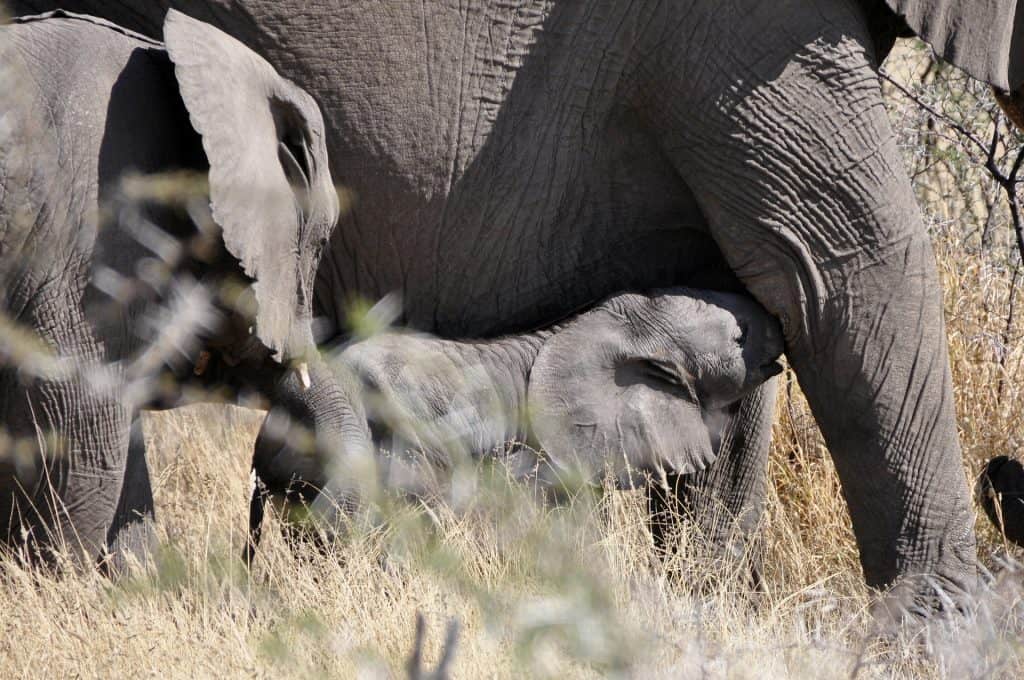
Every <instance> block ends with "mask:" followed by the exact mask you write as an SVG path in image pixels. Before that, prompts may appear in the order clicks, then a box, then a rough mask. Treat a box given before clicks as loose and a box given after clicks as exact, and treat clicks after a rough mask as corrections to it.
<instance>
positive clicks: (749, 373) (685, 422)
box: [527, 288, 782, 484]
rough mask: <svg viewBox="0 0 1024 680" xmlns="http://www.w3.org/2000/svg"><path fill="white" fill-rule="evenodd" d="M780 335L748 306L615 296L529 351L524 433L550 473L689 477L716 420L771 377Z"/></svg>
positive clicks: (711, 296) (725, 299)
mask: <svg viewBox="0 0 1024 680" xmlns="http://www.w3.org/2000/svg"><path fill="white" fill-rule="evenodd" d="M781 353H782V336H781V332H780V330H779V328H778V326H777V324H776V322H775V320H774V319H773V318H772V317H770V316H769V315H768V314H767V312H765V311H764V310H763V309H762V308H761V307H760V306H759V305H758V304H757V303H755V302H754V301H753V300H751V299H750V298H746V297H741V296H738V295H731V294H726V293H716V292H709V291H697V290H692V289H683V288H679V289H671V290H663V291H657V292H655V293H652V294H650V295H637V294H624V295H618V296H615V297H613V298H611V299H609V300H607V301H605V302H604V303H603V304H601V305H599V306H598V307H597V308H596V309H593V310H591V311H589V312H587V313H585V314H583V315H581V316H580V317H578V318H577V319H574V320H573V321H571V322H569V323H568V324H566V325H565V326H564V327H563V328H561V329H559V330H557V331H556V332H555V333H554V334H553V335H552V336H551V337H550V338H549V339H547V341H546V342H545V343H544V344H543V345H542V346H541V348H540V351H539V352H538V354H537V357H536V360H535V361H534V363H533V367H532V370H531V372H530V376H529V381H528V382H529V385H528V398H527V403H528V412H529V420H530V427H531V429H532V432H533V434H534V436H535V438H536V441H537V443H538V444H539V445H540V447H541V448H542V449H543V450H544V451H545V452H546V453H547V455H548V457H549V458H550V461H551V463H552V464H553V465H554V466H555V467H556V468H563V469H565V468H576V469H578V470H582V471H583V472H584V473H585V475H587V476H588V477H591V478H592V477H593V476H594V475H598V474H601V473H602V472H603V471H604V470H605V469H606V468H610V469H611V470H612V471H613V473H614V474H615V476H616V478H617V479H618V481H619V482H620V483H622V484H634V483H637V482H638V481H640V480H638V479H637V478H635V477H634V475H635V473H638V472H639V473H647V472H652V471H657V472H675V473H681V474H686V473H691V472H696V471H698V470H703V469H704V468H705V467H706V466H707V465H709V464H710V463H711V462H712V461H713V460H714V458H715V456H716V453H717V450H718V443H719V441H718V440H719V435H720V432H721V428H722V426H723V425H724V423H725V421H726V418H727V415H728V413H727V412H728V409H729V408H730V407H731V406H733V405H734V404H736V403H737V402H738V401H739V400H740V399H741V398H742V397H743V396H745V395H746V394H748V393H749V392H750V391H752V390H753V389H754V388H756V387H757V386H758V385H760V384H761V383H763V382H764V381H765V380H767V379H768V378H770V377H772V376H773V375H776V374H777V373H778V372H779V371H780V370H781V367H780V365H779V364H778V362H777V361H776V360H777V359H778V357H779V355H780V354H781Z"/></svg>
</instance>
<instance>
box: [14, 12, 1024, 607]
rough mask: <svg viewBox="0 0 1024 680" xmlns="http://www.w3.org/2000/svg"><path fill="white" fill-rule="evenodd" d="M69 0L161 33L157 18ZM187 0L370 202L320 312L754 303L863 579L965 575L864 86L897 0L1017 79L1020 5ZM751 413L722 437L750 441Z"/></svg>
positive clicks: (951, 467) (914, 299) (431, 321)
mask: <svg viewBox="0 0 1024 680" xmlns="http://www.w3.org/2000/svg"><path fill="white" fill-rule="evenodd" d="M51 3H52V0H51ZM51 3H48V2H46V0H28V1H25V2H17V3H16V4H15V5H14V6H15V8H23V7H34V8H38V7H45V6H46V5H48V4H51ZM63 4H66V5H68V6H73V7H84V8H87V9H89V10H90V11H93V12H96V13H100V14H103V15H105V16H108V17H111V18H114V19H116V20H118V21H121V22H123V23H126V25H130V26H133V27H138V28H141V29H142V30H154V29H155V28H156V27H158V26H159V21H160V17H161V12H162V8H163V7H165V6H166V5H167V4H168V3H167V2H166V0H165V1H162V2H161V1H156V2H150V3H138V2H134V1H132V2H129V1H128V0H80V1H75V0H66V2H64V3H63ZM174 4H175V5H176V6H183V7H187V8H188V10H189V12H190V13H192V14H194V15H195V16H197V17H200V18H202V19H204V20H211V21H213V22H215V23H216V25H218V26H222V27H224V28H225V29H226V30H227V31H229V32H230V33H232V34H233V35H235V36H237V37H239V38H240V39H242V40H243V41H244V42H245V43H246V44H247V45H250V46H252V47H253V49H255V50H256V51H258V52H259V53H260V54H262V55H264V56H265V57H266V58H267V59H268V60H269V61H270V62H271V63H272V64H274V65H275V66H276V67H277V68H278V69H279V70H280V71H281V72H282V73H284V74H285V75H287V76H289V77H291V78H293V79H294V80H295V81H296V82H298V83H299V84H301V85H302V86H303V87H305V88H306V89H308V90H309V91H310V92H311V93H312V94H313V96H314V97H315V98H316V99H317V101H318V102H319V103H320V105H321V108H322V109H323V110H324V112H325V122H326V125H327V134H328V146H329V152H330V157H331V162H332V170H333V172H334V176H335V178H336V179H338V180H339V181H341V182H342V183H344V184H346V185H348V186H349V187H351V188H352V189H353V190H354V191H355V193H356V194H357V196H358V204H357V205H356V207H355V209H354V210H353V212H352V213H351V214H350V215H348V216H347V217H346V218H345V219H343V220H342V222H341V224H340V226H339V228H338V230H337V231H336V232H335V235H334V237H333V240H332V243H331V247H330V249H329V251H328V253H327V255H326V257H325V258H324V261H323V264H322V265H321V267H320V270H319V272H318V283H317V289H316V298H317V299H316V302H317V305H318V307H317V309H318V313H319V314H321V315H322V316H323V317H324V318H326V319H327V320H328V321H329V322H334V323H335V324H338V323H339V322H340V320H341V317H342V311H341V310H342V309H344V307H345V304H346V301H347V300H348V299H349V298H350V297H351V296H352V295H353V294H362V295H365V296H367V297H369V298H372V299H376V298H379V297H380V296H382V295H384V294H386V293H388V292H390V291H393V290H399V291H401V292H402V294H403V295H404V302H405V321H406V322H407V323H408V324H409V325H411V326H412V327H414V328H417V329H420V330H424V331H429V332H432V333H435V334H438V335H441V336H444V337H475V338H482V337H487V336H495V335H500V334H508V333H516V332H522V331H526V330H530V329H534V328H543V327H547V326H550V325H551V324H553V323H555V322H557V321H558V320H559V319H562V318H565V317H566V316H567V315H569V314H571V313H573V312H575V311H578V310H580V309H584V308H586V307H587V306H588V305H591V304H593V303H594V302H595V301H596V300H600V299H602V298H604V297H606V296H608V295H610V294H613V293H615V292H618V291H623V290H650V289H652V288H656V287H661V286H670V285H688V286H694V287H701V288H724V289H732V290H738V289H739V288H740V287H741V286H742V287H745V288H746V289H747V290H748V291H749V292H750V293H751V294H752V295H753V296H754V297H755V298H756V299H757V300H758V301H760V302H761V303H762V304H763V305H764V306H765V307H766V308H767V309H768V311H769V312H771V313H772V314H774V315H775V316H776V317H778V318H779V319H780V320H781V322H782V325H783V329H784V334H785V340H786V353H787V356H788V358H789V360H790V363H791V365H792V366H793V367H794V369H795V371H796V374H797V377H798V379H799V381H800V384H801V386H802V388H803V390H804V392H805V393H806V394H807V397H808V399H809V401H810V405H811V407H812V409H813V411H814V414H815V417H816V418H817V420H818V423H819V425H820V426H821V429H822V431H823V433H824V435H825V439H826V441H827V444H828V446H829V450H830V451H831V453H832V455H833V457H834V460H835V464H836V469H837V470H838V473H839V475H840V478H841V481H842V485H843V492H844V495H845V497H846V500H847V502H848V504H849V508H850V515H851V517H852V520H853V527H854V531H855V534H856V537H857V542H858V546H859V548H860V555H861V563H862V565H863V568H864V573H865V576H866V578H867V581H868V582H869V583H870V584H873V585H877V586H881V585H885V584H891V583H893V582H894V581H896V580H898V579H901V578H904V577H911V576H915V575H922V574H928V575H930V576H931V577H932V579H931V582H932V583H937V584H940V585H941V586H943V587H944V588H946V589H947V590H949V591H950V592H951V593H953V594H955V593H956V592H959V591H962V590H963V589H965V588H968V587H970V586H971V584H972V583H973V582H974V579H975V574H976V553H975V539H974V532H973V527H972V521H971V510H970V505H969V494H968V490H967V484H966V480H965V478H964V474H963V471H962V467H961V463H960V448H959V443H958V440H957V434H956V427H955V422H954V411H953V405H952V399H951V381H950V370H949V366H948V359H947V354H946V346H945V335H944V328H943V319H942V310H941V305H940V296H939V288H938V278H937V274H936V270H935V266H934V262H933V257H932V252H931V249H930V245H929V243H928V239H927V236H926V233H925V230H924V226H923V222H922V219H921V214H920V210H919V208H918V206H917V205H916V202H915V200H914V196H913V192H912V190H911V186H910V182H909V180H908V178H907V176H906V173H905V171H904V168H903V167H902V164H901V161H900V154H899V150H898V149H897V146H896V143H895V139H894V135H893V132H892V128H891V126H890V123H889V121H888V119H887V118H886V113H885V109H884V106H883V103H882V98H881V93H880V88H879V85H878V79H877V76H876V72H875V71H876V68H877V67H878V64H879V61H880V60H881V58H882V57H883V56H884V54H885V53H886V52H887V50H888V48H889V47H890V46H891V41H892V38H893V36H894V34H895V32H896V30H898V29H899V27H898V22H896V21H895V16H894V15H893V14H892V13H891V12H890V11H889V9H888V8H887V6H888V7H896V8H898V9H899V10H900V11H901V12H903V13H904V14H905V15H906V16H907V22H908V24H909V26H910V28H912V29H914V30H915V31H918V32H919V33H920V34H921V36H922V37H923V38H924V39H925V40H929V41H931V42H932V44H933V45H934V47H935V48H936V49H937V50H938V51H939V53H940V54H942V55H945V56H947V57H949V58H950V59H951V60H952V61H953V62H954V63H956V64H958V65H960V66H961V67H963V68H965V69H966V70H968V71H969V72H970V73H972V74H974V75H975V76H977V77H980V78H983V79H985V80H987V81H988V82H991V83H993V84H995V85H997V86H999V87H1003V88H1016V87H1017V86H1019V85H1020V83H1021V80H1022V74H1021V72H1020V71H1021V69H1020V68H1019V65H1020V62H1021V54H1020V51H1019V49H1017V50H1011V47H1014V46H1019V44H1020V42H1021V41H1020V40H1019V35H1020V33H1021V30H1020V28H1021V26H1022V25H1024V11H1017V10H1016V5H1017V3H1016V2H1015V1H1014V0H997V1H994V2H974V1H973V0H888V2H887V3H882V2H873V1H872V0H863V2H858V1H856V0H816V1H812V0H787V1H786V2H777V1H776V0H749V1H746V2H739V3H722V2H720V1H719V0H687V1H683V2H660V1H657V0H651V1H649V2H648V1H644V2H629V3H626V2H622V3H618V2H602V3H592V2H561V1H560V0H522V1H520V2H494V3H489V2H484V1H482V0H470V1H469V2H466V3H458V4H456V3H448V2H442V1H441V0H430V1H428V2H423V3H378V4H366V3H354V4H352V5H347V4H342V3H333V2H326V1H325V0H321V1H317V0H301V1H300V0H175V2H174ZM751 400H752V401H745V402H744V405H743V406H742V407H741V409H740V412H739V414H738V418H739V421H738V422H737V424H736V426H735V428H734V431H735V433H736V437H735V440H736V441H737V442H745V443H748V444H751V443H752V445H753V448H754V449H755V450H758V451H759V449H758V445H757V442H760V441H761V440H762V439H764V437H765V435H764V434H763V433H764V432H765V431H766V428H767V423H768V421H769V419H770V414H768V415H765V410H766V409H767V406H765V405H764V403H763V396H761V395H754V396H753V397H751ZM723 446H724V445H723ZM739 450H743V447H742V446H741V447H739ZM732 454H733V451H732V450H730V449H728V448H726V449H725V450H723V452H722V455H720V457H719V461H721V465H722V466H723V467H722V468H721V471H720V472H719V471H717V470H716V468H718V465H719V464H718V463H716V465H715V466H712V472H713V475H717V477H715V478H714V479H710V480H709V479H702V480H698V482H697V484H698V486H702V487H703V488H707V489H710V490H711V491H712V492H713V493H714V494H717V495H718V496H719V497H722V498H727V499H738V498H744V497H746V496H747V495H749V493H750V489H751V488H754V487H756V486H758V484H759V483H760V482H751V480H757V479H761V478H762V476H763V472H762V471H761V465H762V462H763V458H762V457H760V456H759V455H753V456H739V457H736V456H733V455H732ZM745 461H752V462H751V463H750V464H752V465H754V466H755V469H756V470H757V471H756V472H754V473H751V472H750V471H749V470H746V469H745V467H746V465H747V463H746V462H745ZM918 583H921V581H918ZM913 590H914V587H913V584H911V585H910V587H909V590H908V592H912V591H913Z"/></svg>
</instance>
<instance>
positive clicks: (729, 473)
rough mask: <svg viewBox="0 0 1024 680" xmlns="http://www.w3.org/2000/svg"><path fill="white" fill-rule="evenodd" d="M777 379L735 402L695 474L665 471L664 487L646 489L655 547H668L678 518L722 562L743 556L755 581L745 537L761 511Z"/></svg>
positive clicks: (755, 564)
mask: <svg viewBox="0 0 1024 680" xmlns="http://www.w3.org/2000/svg"><path fill="white" fill-rule="evenodd" d="M777 390H778V378H773V379H771V380H769V381H768V382H766V383H765V384H763V385H761V386H760V387H759V388H758V389H757V390H756V391H754V392H753V393H751V394H750V395H748V396H747V397H745V398H744V399H743V401H741V402H740V403H739V404H738V405H737V409H736V411H735V412H734V413H733V414H732V416H731V417H730V418H729V421H728V422H727V423H725V425H724V427H723V429H722V438H721V443H720V445H719V450H718V457H717V458H716V459H715V462H714V463H713V464H712V465H711V466H709V467H708V468H707V469H706V470H704V471H702V472H699V473H697V474H694V475H669V476H668V478H667V480H666V481H667V482H668V483H667V485H662V484H660V483H658V482H656V481H655V482H653V483H652V484H651V486H650V487H649V488H648V491H647V493H648V510H649V512H650V527H651V534H652V536H653V538H654V544H655V548H656V550H658V552H659V553H661V554H663V555H668V554H670V553H671V551H672V548H673V546H672V533H673V531H674V530H675V529H676V528H677V527H679V525H680V521H682V522H686V523H689V524H691V525H692V526H693V528H694V529H696V531H697V532H698V536H699V537H700V539H701V541H702V542H703V543H704V544H705V545H707V546H710V547H711V548H712V550H713V551H714V552H715V555H714V556H713V557H715V558H716V559H717V558H721V559H724V560H737V559H747V560H748V561H749V562H748V563H749V564H750V567H751V574H750V575H751V577H752V579H753V581H754V583H755V584H756V583H759V582H760V571H761V570H760V560H759V559H758V556H757V555H756V554H754V553H752V552H750V551H751V543H750V539H751V537H752V535H753V533H754V531H755V530H756V529H757V526H758V524H759V522H760V520H761V515H762V514H763V512H764V504H765V497H766V492H767V483H768V481H767V467H768V448H769V444H770V443H771V428H772V420H773V418H774V415H775V397H776V394H777Z"/></svg>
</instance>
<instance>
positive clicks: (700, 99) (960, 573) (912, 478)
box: [664, 0, 976, 609]
mask: <svg viewBox="0 0 1024 680" xmlns="http://www.w3.org/2000/svg"><path fill="white" fill-rule="evenodd" d="M707 4H708V5H710V3H707ZM760 5H761V6H759V7H754V8H750V9H749V11H747V12H745V16H743V17H737V16H729V15H728V13H722V12H719V11H718V5H717V3H716V4H715V7H710V6H708V7H706V8H704V10H705V11H707V20H708V23H707V24H706V25H707V28H708V30H710V31H711V32H712V34H716V35H717V34H721V39H713V40H705V41H703V42H702V43H701V44H702V45H708V44H713V45H716V46H717V47H716V48H715V50H716V51H715V52H714V53H713V54H710V55H709V54H701V55H699V57H700V59H697V58H696V57H697V56H698V55H694V54H687V55H685V56H680V55H672V56H671V57H669V59H670V62H671V63H670V64H669V65H668V67H669V68H672V69H674V70H675V71H676V72H677V73H680V74H684V75H686V77H685V78H680V79H679V80H678V81H677V83H678V85H677V88H676V89H674V90H670V91H668V92H667V94H669V95H670V97H669V100H668V101H669V103H668V105H667V106H666V114H665V115H666V118H667V121H668V122H669V123H670V125H669V128H670V129H669V130H668V131H667V132H666V133H665V144H666V149H667V151H668V153H669V154H670V156H671V157H672V158H673V159H674V161H675V162H676V164H677V167H678V168H679V170H680V172H681V174H682V175H683V177H684V178H685V180H686V181H687V183H688V184H689V185H690V186H691V188H692V189H693V190H694V194H695V195H696V196H698V197H699V199H700V200H701V202H702V209H703V210H704V212H705V214H706V216H707V217H708V220H709V223H710V225H711V230H712V234H713V236H714V238H715V239H716V241H717V243H718V244H719V246H720V247H721V249H722V251H723V253H724V255H725V257H726V259H727V261H728V262H729V264H730V266H731V267H732V268H733V269H734V270H735V271H736V273H737V274H738V275H739V277H740V278H741V280H742V281H743V283H744V284H745V285H746V286H747V288H748V289H749V290H750V292H751V293H753V294H754V295H755V296H756V297H757V298H758V299H759V300H760V301H761V303H762V304H764V306H765V307H766V308H767V309H768V310H769V311H771V312H772V313H774V314H776V315H777V316H778V317H779V318H780V320H781V321H782V323H783V327H784V331H785V334H786V352H787V355H788V357H789V360H790V363H791V365H792V366H793V368H794V369H795V371H796V374H797V377H798V379H799V381H800V384H801V386H802V388H803V390H804V392H805V393H806V395H807V397H808V400H809V402H810V405H811V408H812V410H813V412H814V415H815V417H816V419H817V421H818V424H819V425H820V427H821V429H822V432H823V434H824V436H825V439H826V442H827V444H828V447H829V450H830V451H831V453H832V455H833V458H834V460H835V464H836V469H837V471H838V473H839V476H840V480H841V482H842V486H843V492H844V495H845V497H846V500H847V503H848V505H849V509H850V515H851V518H852V520H853V528H854V532H855V534H856V537H857V542H858V546H859V548H860V555H861V563H862V566H863V569H864V573H865V576H866V578H867V581H868V583H869V584H871V585H874V586H884V585H888V584H892V583H894V582H897V581H903V582H904V583H905V584H906V586H907V589H906V590H904V591H903V592H908V593H913V595H914V596H915V597H914V598H913V600H914V602H913V603H910V602H908V605H917V606H920V607H924V608H926V609H927V608H930V607H932V606H935V604H936V603H937V602H938V601H940V600H941V598H938V597H936V593H935V590H934V588H932V585H935V586H938V587H941V588H942V589H943V590H944V591H945V592H946V593H947V594H949V595H951V596H953V597H954V598H956V597H957V596H958V595H959V594H961V593H962V592H963V591H965V590H967V589H969V588H970V587H971V585H972V583H973V580H974V578H975V565H976V554H975V538H974V530H973V521H972V513H971V511H970V506H969V495H968V490H967V484H966V479H965V477H964V473H963V469H962V463H961V455H960V447H959V443H958V440H957V432H956V423H955V414H954V409H953V400H952V383H951V378H950V369H949V362H948V358H947V350H946V338H945V330H944V325H943V318H942V309H941V302H940V290H939V281H938V275H937V271H936V267H935V263H934V258H933V254H932V251H931V247H930V243H929V241H928V238H927V235H926V233H925V229H924V225H923V221H922V218H921V214H920V211H919V209H918V207H917V204H916V201H915V199H914V195H913V192H912V189H911V186H910V182H909V180H908V178H907V175H906V172H905V170H904V168H903V166H902V163H901V160H900V156H899V151H898V149H897V146H896V142H895V138H894V135H893V132H892V129H891V127H890V124H889V121H888V118H887V115H886V112H885V108H884V106H883V102H882V98H881V92H880V88H879V84H878V78H877V75H876V71H875V63H874V55H873V52H872V47H871V45H872V43H871V40H870V37H869V35H868V32H867V29H866V22H865V20H864V17H863V15H862V13H861V10H860V9H859V8H858V7H857V6H856V5H854V4H852V3H845V2H841V1H839V0H836V1H835V2H815V3H811V2H806V3H805V2H796V3H789V4H787V5H786V7H787V11H786V12H785V13H780V12H779V8H778V6H777V4H776V3H767V2H766V3H760ZM700 6H701V7H703V6H704V3H701V5H700ZM692 20H693V17H692V16H690V17H688V18H686V21H687V22H689V21H692ZM664 25H665V26H668V27H670V29H671V30H678V31H680V35H684V33H683V31H682V29H681V27H680V25H678V24H677V25H675V26H674V27H673V25H672V22H671V21H669V20H666V21H665V23H664ZM687 25H689V24H687ZM726 36H727V37H726ZM681 49H682V48H681ZM703 49H707V48H703ZM692 64H703V65H704V66H703V67H702V68H703V69H704V70H705V71H703V72H701V73H699V74H697V73H694V72H693V69H692V68H688V65H692ZM911 577H927V578H926V580H918V579H912V578H911Z"/></svg>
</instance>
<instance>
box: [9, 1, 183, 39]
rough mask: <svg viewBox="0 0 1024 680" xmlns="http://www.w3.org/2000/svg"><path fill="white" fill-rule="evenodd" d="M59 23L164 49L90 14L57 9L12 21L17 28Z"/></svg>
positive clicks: (141, 36)
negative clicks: (85, 25)
mask: <svg viewBox="0 0 1024 680" xmlns="http://www.w3.org/2000/svg"><path fill="white" fill-rule="evenodd" d="M59 21H65V22H68V23H69V25H75V23H78V24H87V25H89V26H94V27H97V28H99V29H103V30H106V31H111V32H113V33H116V34H119V35H122V36H124V37H125V38H126V39H128V40H130V41H134V42H138V43H142V44H144V45H148V46H151V47H163V44H162V43H160V42H158V41H156V40H153V39H152V38H149V37H147V36H145V35H142V34H141V33H136V32H135V31H132V30H129V29H127V28H124V27H123V26H119V25H117V24H115V23H113V22H111V21H107V20H106V19H102V18H100V17H96V16H92V15H89V14H80V13H78V12H68V11H66V10H63V9H56V10H53V11H50V12H43V13H40V14H31V15H27V16H19V17H15V18H13V19H12V20H11V24H12V25H15V26H18V25H21V26H28V25H37V24H43V23H46V24H53V23H54V22H59Z"/></svg>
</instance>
